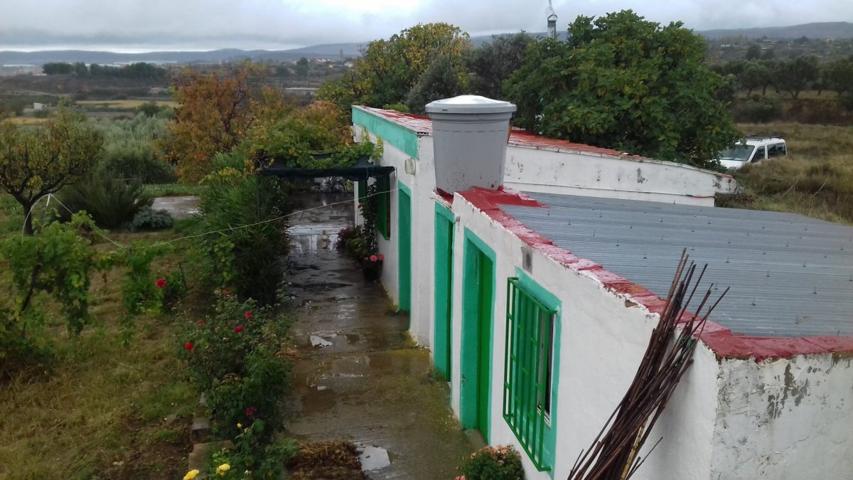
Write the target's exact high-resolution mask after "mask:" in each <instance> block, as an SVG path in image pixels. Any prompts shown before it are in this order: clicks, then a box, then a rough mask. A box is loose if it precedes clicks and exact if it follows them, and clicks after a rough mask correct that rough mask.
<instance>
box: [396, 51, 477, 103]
mask: <svg viewBox="0 0 853 480" xmlns="http://www.w3.org/2000/svg"><path fill="white" fill-rule="evenodd" d="M461 68H462V66H461V65H459V64H458V63H454V62H453V59H451V58H450V57H448V56H446V55H445V56H442V57H439V58H437V59H435V61H434V62H432V63H431V64H430V66H429V68H427V70H426V71H425V72H424V74H423V75H421V78H420V79H418V83H416V84H415V86H414V87H412V89H411V90H409V95H408V97H407V98H406V106H407V108H408V110H409V111H410V112H415V113H424V107H425V106H426V104H427V103H429V102H432V101H433V100H439V99H442V98H448V97H455V96H456V95H459V94H461V93H462V92H463V91H464V88H465V86H464V85H463V84H462V82H461V81H460V78H463V77H464V72H463V71H460V70H461Z"/></svg>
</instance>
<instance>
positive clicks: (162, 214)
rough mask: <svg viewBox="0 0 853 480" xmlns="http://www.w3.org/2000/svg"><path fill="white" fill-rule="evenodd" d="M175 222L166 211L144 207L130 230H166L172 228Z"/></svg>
mask: <svg viewBox="0 0 853 480" xmlns="http://www.w3.org/2000/svg"><path fill="white" fill-rule="evenodd" d="M174 223H175V221H174V219H172V216H171V215H170V214H169V212H167V211H166V210H154V209H153V208H151V207H143V208H142V209H141V210H139V212H137V213H136V215H135V216H134V217H133V221H132V222H130V228H131V230H133V231H140V230H165V229H167V228H172V225H174Z"/></svg>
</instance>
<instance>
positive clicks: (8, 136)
mask: <svg viewBox="0 0 853 480" xmlns="http://www.w3.org/2000/svg"><path fill="white" fill-rule="evenodd" d="M102 143H103V141H102V137H101V135H100V133H98V132H97V131H96V130H95V129H94V128H93V127H91V126H90V125H89V124H88V123H87V122H85V121H84V120H83V119H82V118H81V117H79V116H78V115H76V114H74V113H73V112H71V111H70V110H67V109H65V108H60V110H59V112H58V114H57V115H56V117H55V118H53V119H51V120H49V121H48V122H47V124H46V125H45V126H31V127H19V126H16V125H13V124H11V123H8V122H5V123H3V124H0V188H2V189H3V190H5V191H6V192H7V193H9V195H11V196H12V197H14V199H15V200H16V201H17V202H18V203H19V204H20V205H21V207H23V209H24V232H25V233H27V234H32V233H33V223H32V215H30V210H31V209H32V207H33V205H35V203H36V202H37V201H38V200H39V199H40V198H42V197H44V196H45V195H48V194H52V193H56V192H57V191H59V190H60V189H61V188H62V187H64V186H66V185H69V184H71V183H74V182H75V181H76V180H78V179H79V178H80V177H82V176H83V175H84V174H86V172H88V171H89V170H90V169H91V168H92V166H93V165H94V164H95V161H96V158H97V156H98V154H99V153H100V151H101V145H102Z"/></svg>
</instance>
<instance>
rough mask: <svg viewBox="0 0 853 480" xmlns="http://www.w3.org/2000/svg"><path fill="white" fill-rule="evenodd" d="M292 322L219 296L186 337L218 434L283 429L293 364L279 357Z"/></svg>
mask: <svg viewBox="0 0 853 480" xmlns="http://www.w3.org/2000/svg"><path fill="white" fill-rule="evenodd" d="M286 328H287V322H285V321H283V319H282V318H281V317H280V316H279V315H275V314H274V312H273V311H272V310H271V309H270V308H259V307H258V306H257V305H256V303H255V302H254V301H251V300H249V301H245V302H241V301H239V300H237V299H236V298H235V297H234V296H233V295H232V294H230V293H229V292H221V291H220V292H218V294H217V301H216V305H215V308H214V311H213V313H212V314H211V315H208V316H207V318H205V319H204V320H199V321H197V322H194V323H191V324H190V325H188V326H187V327H186V331H185V332H184V333H183V335H182V338H181V340H182V342H183V344H182V356H183V358H184V359H185V360H186V362H187V366H188V369H189V373H190V377H191V378H192V380H193V382H194V383H195V384H196V385H197V386H198V388H199V390H201V391H203V392H206V393H207V403H208V406H209V407H210V410H211V414H212V417H213V420H214V423H215V427H216V431H217V432H219V433H222V434H225V435H227V436H228V437H229V438H230V437H234V436H235V435H237V434H239V433H240V427H237V423H241V424H242V425H250V424H252V422H254V421H257V420H263V421H265V422H267V423H268V424H270V425H278V424H279V423H280V420H281V408H280V404H279V402H280V400H281V398H282V396H283V394H284V392H285V390H286V388H287V387H288V382H287V377H288V372H289V368H290V365H289V362H287V361H286V360H285V359H284V358H282V357H281V356H280V355H279V350H280V349H281V346H282V343H283V341H284V334H285V331H286Z"/></svg>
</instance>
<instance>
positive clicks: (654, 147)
mask: <svg viewBox="0 0 853 480" xmlns="http://www.w3.org/2000/svg"><path fill="white" fill-rule="evenodd" d="M704 55H705V43H704V41H703V40H702V38H701V37H699V36H698V35H696V34H694V33H693V32H691V31H690V30H688V29H686V28H684V27H683V26H682V24H681V23H671V24H669V25H667V26H661V25H659V24H657V23H654V22H650V21H646V20H645V19H643V18H642V17H640V16H639V15H637V14H636V13H634V12H633V11H630V10H626V11H621V12H616V13H610V14H608V15H605V16H603V17H599V18H597V19H593V18H591V17H584V16H580V17H578V18H577V19H576V20H575V21H574V22H573V23H572V24H571V25H570V26H569V37H568V39H567V40H566V41H560V40H555V39H550V38H548V39H543V40H540V41H538V42H536V43H534V44H532V45H531V46H530V48H529V49H528V50H527V52H526V54H525V59H524V65H523V66H522V67H521V68H520V69H519V70H517V71H516V72H515V73H514V74H513V75H512V77H511V78H510V80H509V81H508V82H507V85H506V86H507V93H508V95H509V99H510V100H512V101H513V102H515V103H516V104H517V105H518V113H517V115H516V121H517V123H518V124H519V125H520V126H522V127H524V128H527V129H528V130H530V131H533V132H536V133H539V134H542V135H548V136H551V137H557V138H567V139H571V140H573V141H577V142H584V143H589V144H593V145H599V146H604V147H610V148H617V149H621V150H625V151H628V152H631V153H635V154H641V155H647V156H650V157H653V158H659V159H663V160H673V161H678V162H683V163H690V164H693V165H700V166H710V165H713V160H712V159H713V158H714V157H715V155H716V154H717V152H719V151H720V150H721V149H723V148H725V147H726V146H728V145H730V144H731V143H732V142H734V141H735V140H736V139H737V137H738V133H737V130H736V129H735V127H734V124H733V122H732V119H731V117H730V114H729V112H728V105H727V104H726V102H724V101H722V100H720V98H718V91H719V90H720V89H721V88H722V87H724V86H725V85H724V81H723V79H722V77H720V75H718V74H716V73H714V72H712V71H711V70H710V69H709V68H708V67H707V66H706V65H705V63H704Z"/></svg>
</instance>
